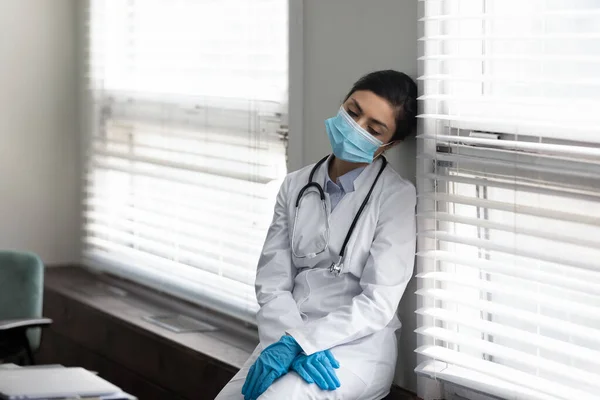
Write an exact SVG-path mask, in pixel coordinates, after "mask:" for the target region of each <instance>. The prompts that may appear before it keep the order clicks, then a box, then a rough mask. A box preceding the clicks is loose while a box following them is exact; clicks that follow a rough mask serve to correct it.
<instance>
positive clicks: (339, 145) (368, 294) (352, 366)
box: [217, 71, 417, 400]
mask: <svg viewBox="0 0 600 400" xmlns="http://www.w3.org/2000/svg"><path fill="white" fill-rule="evenodd" d="M416 95H417V88H416V85H415V83H414V82H413V81H412V80H411V79H410V78H409V77H408V76H407V75H405V74H403V73H400V72H396V71H379V72H374V73H371V74H368V75H366V76H364V77H363V78H361V79H360V80H359V81H358V82H356V84H355V85H354V87H353V88H352V90H351V91H350V93H349V94H348V96H347V97H346V100H345V101H344V103H343V104H342V107H341V108H340V110H339V112H338V115H337V116H336V117H334V118H331V119H328V120H327V121H326V123H325V125H326V129H327V133H328V136H329V140H330V142H331V146H332V149H333V155H331V156H329V157H326V158H325V159H323V160H321V162H319V163H317V164H315V165H311V166H308V167H306V168H304V169H301V170H299V171H296V172H293V173H291V174H289V175H288V176H287V177H286V179H285V181H284V182H283V185H282V187H281V190H280V192H279V195H278V197H277V203H276V206H275V214H274V218H273V222H272V224H271V227H270V228H269V232H268V234H267V238H266V241H265V245H264V248H263V252H262V255H261V258H260V260H259V264H258V268H257V274H256V293H257V298H258V302H259V304H260V307H261V308H260V311H259V312H258V314H257V322H258V329H259V336H260V344H259V345H258V346H257V348H256V349H255V351H254V352H253V354H252V355H251V357H250V358H249V359H248V361H247V362H246V364H245V365H244V366H243V367H242V369H241V370H240V371H239V373H238V374H237V375H235V377H234V378H233V379H232V380H231V381H230V382H229V383H228V384H227V385H226V386H225V388H224V389H223V390H222V391H221V393H220V394H219V396H217V399H220V400H223V399H241V398H244V399H246V400H254V399H257V398H260V399H261V400H264V399H380V398H382V397H384V396H386V395H387V394H388V392H389V389H390V386H391V383H392V379H393V376H394V368H395V365H396V356H397V355H396V349H397V343H396V336H395V334H394V332H395V331H396V330H397V329H398V328H400V326H401V324H400V321H399V320H398V317H397V316H396V309H397V307H398V303H399V301H400V298H401V297H402V294H403V293H404V290H405V288H406V284H407V283H408V281H409V279H410V277H411V275H412V271H413V262H414V254H415V253H414V251H415V202H416V195H415V189H414V186H413V185H412V184H411V183H410V182H408V181H407V180H405V179H403V178H401V177H400V176H399V175H398V174H397V173H396V172H394V171H393V170H392V168H391V167H390V166H389V165H386V164H387V161H386V160H385V158H384V157H381V155H382V153H383V152H384V151H385V150H388V149H390V148H391V147H393V146H394V145H395V144H397V143H400V142H401V141H402V140H403V139H404V138H405V137H407V136H408V135H410V134H411V133H412V132H413V130H414V127H415V124H416Z"/></svg>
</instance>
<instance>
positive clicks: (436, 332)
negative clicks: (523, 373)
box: [416, 327, 600, 387]
mask: <svg viewBox="0 0 600 400" xmlns="http://www.w3.org/2000/svg"><path fill="white" fill-rule="evenodd" d="M416 332H417V333H418V334H420V335H425V336H430V337H432V338H434V339H438V340H443V341H445V342H447V343H453V344H457V345H459V346H461V347H467V348H472V349H476V350H479V351H482V352H484V353H485V354H488V355H491V356H494V357H498V358H502V359H505V360H510V361H511V362H513V363H515V364H518V365H523V366H527V367H532V368H535V369H538V370H544V371H546V372H550V373H552V374H556V375H557V376H558V377H562V378H566V379H570V380H573V381H577V382H579V383H580V384H583V385H585V386H588V387H599V386H600V382H599V381H598V378H599V377H600V376H599V375H598V374H594V373H590V372H588V371H584V370H582V369H580V368H573V367H569V366H566V365H564V364H561V363H559V362H555V361H552V360H549V359H547V358H544V357H540V356H537V355H529V354H527V353H526V352H523V351H517V350H513V349H511V348H508V347H504V346H501V345H498V344H495V343H493V342H489V341H485V340H481V339H475V338H473V337H469V336H468V335H461V334H460V333H455V332H452V331H450V330H448V329H444V328H437V327H427V328H418V329H417V331H416Z"/></svg>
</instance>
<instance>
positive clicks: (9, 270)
mask: <svg viewBox="0 0 600 400" xmlns="http://www.w3.org/2000/svg"><path fill="white" fill-rule="evenodd" d="M43 295H44V264H43V263H42V260H40V258H39V257H38V256H37V255H35V254H32V253H24V252H14V251H0V320H7V319H18V318H39V317H41V316H42V304H43ZM28 336H29V341H30V343H31V346H32V347H33V348H34V349H36V348H37V347H38V346H39V341H40V330H39V329H35V330H32V332H30V333H29V334H28Z"/></svg>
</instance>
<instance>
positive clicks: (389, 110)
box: [346, 90, 396, 129]
mask: <svg viewBox="0 0 600 400" xmlns="http://www.w3.org/2000/svg"><path fill="white" fill-rule="evenodd" d="M355 101H356V102H357V103H358V105H359V106H360V108H362V111H363V112H364V113H365V114H366V115H367V116H368V117H369V118H373V119H376V120H379V121H381V122H383V123H385V124H386V125H388V126H389V127H390V128H392V129H393V125H394V122H395V120H396V115H395V110H394V108H393V107H392V105H391V104H390V103H389V102H388V101H387V100H386V99H384V98H383V97H380V96H377V95H376V94H375V93H373V92H370V91H367V90H359V91H356V92H354V93H352V94H351V95H350V97H349V98H348V100H347V101H346V104H353V103H354V102H355Z"/></svg>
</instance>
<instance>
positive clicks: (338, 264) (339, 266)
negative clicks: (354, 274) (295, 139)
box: [291, 156, 387, 276]
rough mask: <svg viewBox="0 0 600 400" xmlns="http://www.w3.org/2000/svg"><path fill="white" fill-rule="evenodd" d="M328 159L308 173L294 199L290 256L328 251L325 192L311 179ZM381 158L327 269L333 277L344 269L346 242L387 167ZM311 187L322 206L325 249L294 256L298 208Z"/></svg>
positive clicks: (297, 256)
mask: <svg viewBox="0 0 600 400" xmlns="http://www.w3.org/2000/svg"><path fill="white" fill-rule="evenodd" d="M328 158H329V156H325V157H323V158H322V159H321V160H320V161H319V162H318V163H316V164H315V166H314V167H313V169H312V170H311V171H310V175H309V177H308V183H307V184H306V185H305V186H304V187H303V188H302V189H301V190H300V192H299V193H298V197H297V198H296V216H295V217H294V228H293V230H292V243H291V247H292V254H293V255H294V257H296V258H314V257H316V256H318V255H319V254H321V253H323V252H325V251H327V250H328V249H329V218H327V205H326V202H325V192H324V190H323V187H321V185H320V184H318V183H317V182H313V177H314V175H315V173H316V171H317V170H318V169H319V167H320V166H321V165H322V164H323V163H324V162H325V161H326V160H327V159H328ZM381 158H382V162H381V167H380V168H379V172H378V173H377V176H376V177H375V180H374V181H373V184H372V185H371V188H370V189H369V192H368V193H367V195H366V196H365V199H364V200H363V202H362V204H361V205H360V208H359V209H358V212H357V213H356V215H355V216H354V220H352V224H351V225H350V229H348V233H347V234H346V238H345V239H344V243H343V244H342V248H341V249H340V252H339V254H338V256H337V258H336V259H335V260H334V261H333V262H332V263H331V266H330V267H329V272H331V273H332V274H333V275H335V276H339V275H340V274H341V273H342V270H343V269H344V262H343V260H344V253H345V252H346V246H347V245H348V242H349V241H350V237H351V236H352V232H354V228H355V227H356V224H357V223H358V219H359V218H360V215H361V214H362V212H363V210H364V209H365V207H366V206H367V203H368V202H369V198H370V197H371V193H373V189H374V188H375V185H376V184H377V181H378V180H379V177H380V176H381V174H382V172H383V170H384V169H385V167H386V165H387V160H386V159H385V157H383V156H381ZM312 187H314V188H315V189H317V191H318V192H319V197H320V198H321V204H322V206H323V213H324V215H325V247H323V249H321V250H319V251H317V252H313V253H308V254H305V255H298V254H296V250H295V249H294V242H295V238H296V226H297V224H298V214H299V212H298V208H299V207H300V204H301V202H302V199H303V197H304V194H305V192H306V191H307V190H308V189H310V188H312Z"/></svg>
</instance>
